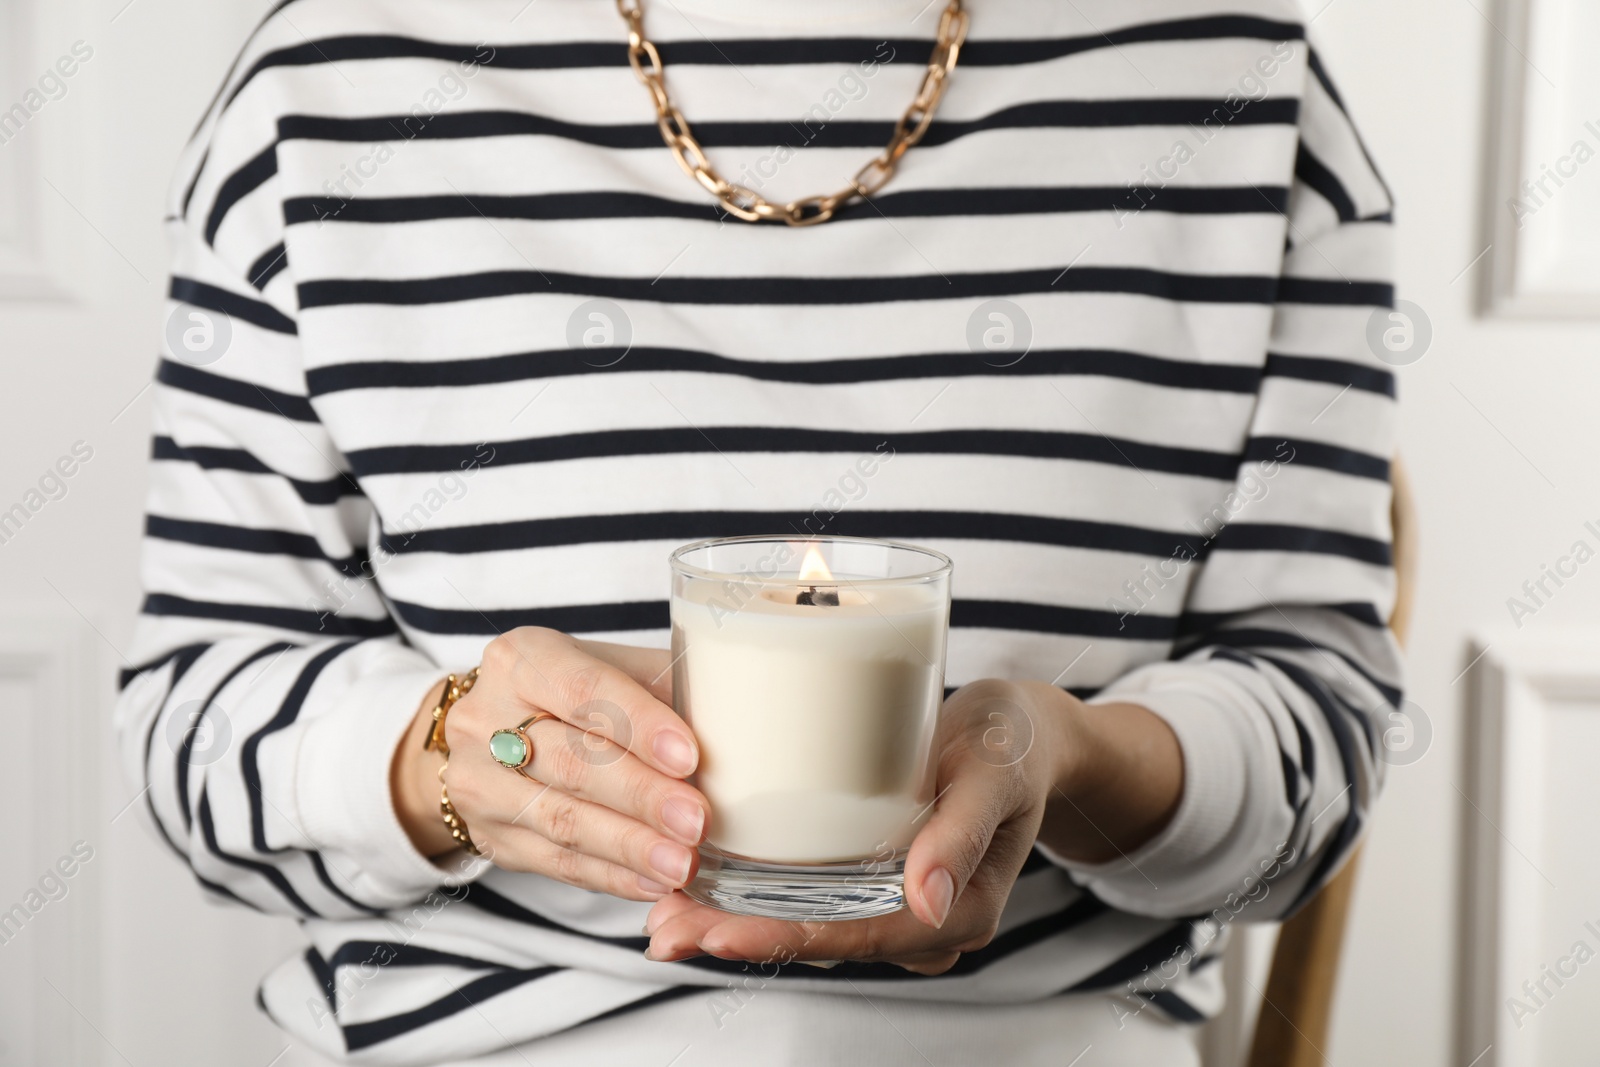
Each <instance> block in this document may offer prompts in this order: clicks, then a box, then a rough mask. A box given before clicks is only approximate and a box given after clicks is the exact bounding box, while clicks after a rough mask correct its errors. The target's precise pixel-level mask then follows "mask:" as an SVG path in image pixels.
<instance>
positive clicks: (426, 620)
mask: <svg viewBox="0 0 1600 1067" xmlns="http://www.w3.org/2000/svg"><path fill="white" fill-rule="evenodd" d="M390 605H391V607H392V608H393V610H394V613H395V614H396V615H397V616H398V617H399V618H400V620H401V621H402V622H404V623H405V624H406V625H408V626H410V627H412V628H414V629H417V630H420V631H423V632H424V633H431V634H453V635H474V636H476V635H494V634H502V633H505V632H507V631H509V630H514V629H517V628H518V627H521V626H547V627H549V628H551V629H553V630H561V631H563V632H566V633H612V632H619V631H626V630H665V629H666V628H667V627H668V625H669V624H670V621H669V618H668V612H667V602H666V601H665V600H635V601H622V602H618V603H610V604H559V605H553V606H550V607H540V608H535V607H518V608H488V609H478V608H436V607H431V606H429V605H425V604H415V603H412V602H410V601H405V600H395V599H393V598H391V599H390ZM950 625H951V626H952V627H954V628H979V629H995V630H1021V631H1026V632H1030V633H1050V634H1069V635H1075V636H1077V635H1082V636H1091V637H1107V638H1111V637H1115V638H1122V639H1124V640H1129V641H1164V640H1170V639H1171V638H1172V637H1173V636H1174V635H1176V634H1177V633H1178V619H1177V618H1176V617H1174V616H1171V615H1156V614H1152V613H1145V614H1139V615H1134V614H1131V613H1128V612H1116V611H1101V610H1097V609H1094V608H1076V607H1067V606H1064V605H1059V604H1031V603H1026V602H1022V601H1013V600H956V601H954V602H953V603H952V604H951V607H950Z"/></svg>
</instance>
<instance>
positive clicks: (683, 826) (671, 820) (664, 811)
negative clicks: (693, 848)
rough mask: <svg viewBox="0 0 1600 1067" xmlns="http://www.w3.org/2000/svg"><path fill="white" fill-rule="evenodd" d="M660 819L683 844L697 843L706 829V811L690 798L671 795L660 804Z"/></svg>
mask: <svg viewBox="0 0 1600 1067" xmlns="http://www.w3.org/2000/svg"><path fill="white" fill-rule="evenodd" d="M661 821H662V822H664V823H666V824H667V829H669V830H671V831H672V832H673V833H675V834H677V835H678V837H679V838H681V839H682V840H683V842H684V843H685V844H688V845H698V844H699V843H700V835H701V834H703V833H705V829H706V812H705V809H704V808H702V807H701V806H700V805H699V804H696V803H695V802H694V801H692V800H681V799H679V798H677V797H671V798H669V799H668V800H667V802H666V803H665V804H663V805H662V806H661Z"/></svg>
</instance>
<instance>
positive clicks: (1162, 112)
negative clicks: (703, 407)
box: [207, 97, 1300, 236]
mask: <svg viewBox="0 0 1600 1067" xmlns="http://www.w3.org/2000/svg"><path fill="white" fill-rule="evenodd" d="M1299 111H1300V101H1299V100H1298V99H1294V98H1281V99H1280V98H1269V99H1265V100H1259V101H1255V102H1253V103H1251V104H1250V106H1249V107H1246V108H1243V109H1242V110H1240V111H1237V112H1235V111H1232V110H1230V109H1229V107H1228V105H1227V103H1226V102H1225V101H1224V100H1220V99H1218V100H1206V99H1199V98H1168V99H1159V98H1152V97H1132V98H1128V99H1123V100H1035V101H1029V102H1028V103H1023V104H1013V105H1011V106H1009V107H1003V108H1000V109H999V110H997V111H992V112H990V113H989V114H987V115H984V116H983V117H982V118H977V119H967V120H956V119H938V120H936V121H935V122H934V123H933V124H932V125H931V126H929V127H928V132H927V133H926V134H925V135H924V136H923V139H922V144H923V145H924V146H929V147H932V146H937V145H944V144H950V143H952V142H954V141H957V140H959V139H961V138H962V137H967V136H971V135H973V134H978V133H984V132H988V131H992V130H1037V129H1109V128H1113V127H1124V126H1174V127H1178V126H1181V127H1189V126H1203V125H1205V124H1206V123H1207V122H1212V123H1220V124H1222V125H1225V126H1293V125H1295V123H1296V121H1297V119H1298V117H1299ZM694 132H695V137H696V139H698V140H699V141H700V143H701V145H702V146H704V147H706V148H772V147H773V146H774V145H779V146H788V147H789V148H792V149H799V148H802V147H806V148H872V149H879V148H882V147H883V145H884V144H885V143H887V142H888V140H889V137H890V136H891V134H892V133H893V132H894V123H893V122H891V121H879V120H854V119H848V120H847V119H835V120H833V121H830V122H828V123H825V124H818V125H816V126H814V127H805V128H802V125H801V123H799V122H782V121H760V120H747V121H728V122H696V123H695V124H694ZM541 136H542V137H559V138H562V139H564V140H569V141H574V142H577V143H579V144H589V145H594V146H596V147H598V148H617V149H656V150H659V151H661V152H666V151H667V149H666V146H665V145H664V144H663V143H662V140H661V131H660V130H659V129H657V128H656V125H655V123H653V122H651V123H616V124H607V125H596V124H592V123H580V122H567V121H566V120H564V119H557V118H551V117H549V116H547V115H538V114H533V113H531V112H526V111H441V112H439V113H438V114H433V115H427V116H417V117H413V116H411V115H405V114H395V115H374V116H370V117H361V118H343V117H334V116H330V115H306V114H291V115H283V116H280V117H279V119H278V140H279V143H282V142H284V141H339V142H343V143H349V144H361V143H379V142H391V141H396V140H400V141H411V140H419V139H420V140H472V139H477V138H486V137H541ZM271 151H272V150H271V149H270V148H269V149H268V152H267V153H265V154H264V155H267V156H270V153H271ZM268 162H270V164H271V168H272V169H271V171H267V170H266V167H265V165H264V164H263V161H262V157H257V159H256V160H252V161H251V162H250V163H249V164H246V166H245V167H244V168H243V169H241V171H240V172H239V173H238V174H235V175H234V176H232V177H230V178H229V179H228V181H227V182H226V183H224V188H225V189H226V188H227V187H228V186H230V185H235V186H236V188H237V189H242V190H244V192H248V191H249V189H251V188H254V187H255V185H259V184H260V183H261V182H264V181H266V180H267V179H268V178H270V177H271V176H272V173H273V172H275V171H276V169H277V164H276V162H275V161H272V160H270V159H268ZM242 195H243V193H238V195H235V196H234V197H233V201H237V199H238V198H239V196H242ZM233 201H229V202H228V205H226V206H231V203H232V202H233ZM223 206H225V205H224V202H223V200H222V198H221V197H220V196H219V200H218V207H219V208H221V207H223ZM212 217H213V222H215V223H218V224H220V217H219V216H218V215H217V213H216V210H215V209H214V210H213V215H212ZM207 229H208V236H209V233H210V227H209V226H208V227H207Z"/></svg>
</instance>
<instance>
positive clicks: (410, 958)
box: [327, 941, 508, 971]
mask: <svg viewBox="0 0 1600 1067" xmlns="http://www.w3.org/2000/svg"><path fill="white" fill-rule="evenodd" d="M327 963H328V966H329V967H331V968H332V969H333V970H334V971H338V969H339V968H340V967H359V966H361V965H362V964H368V963H375V964H376V965H377V966H380V967H439V966H443V967H461V968H464V969H466V970H471V971H502V970H507V969H508V968H507V967H505V966H504V965H503V964H499V963H490V962H489V961H488V960H480V959H474V958H473V957H471V956H463V955H461V954H460V953H456V952H441V951H439V950H438V949H434V948H424V947H422V946H420V945H412V944H406V943H404V942H399V941H346V942H344V943H343V944H341V945H340V946H339V947H338V948H337V949H335V950H334V953H333V955H332V956H331V957H329V959H328V961H327Z"/></svg>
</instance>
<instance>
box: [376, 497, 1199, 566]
mask: <svg viewBox="0 0 1600 1067" xmlns="http://www.w3.org/2000/svg"><path fill="white" fill-rule="evenodd" d="M824 530H825V531H826V532H827V533H829V534H835V535H844V536H851V537H882V538H888V539H890V540H896V541H928V540H972V541H1017V542H1025V543H1033V544H1043V545H1056V546H1059V547H1064V548H1088V549H1096V550H1101V551H1106V552H1126V553H1129V554H1132V555H1141V556H1157V557H1161V558H1165V557H1168V556H1171V555H1172V554H1173V553H1174V551H1175V549H1176V547H1177V545H1178V543H1179V542H1180V541H1182V540H1185V539H1187V538H1188V537H1189V535H1188V534H1187V533H1166V532H1164V531H1161V530H1150V529H1144V528H1141V527H1138V526H1123V525H1120V524H1117V523H1108V522H1091V521H1088V520H1084V519H1057V518H1048V517H1045V516H1040V515H1016V514H1003V513H995V512H967V511H858V510H854V509H852V510H849V511H842V512H839V513H838V514H830V513H828V512H825V511H824V512H821V513H820V516H819V514H818V513H815V512H812V513H807V512H781V511H660V512H633V513H626V514H621V515H577V516H572V517H570V518H553V519H522V520H518V521H514V522H501V523H492V524H485V525H482V526H446V527H440V528H435V529H430V530H418V531H416V532H414V533H408V532H404V531H397V532H391V533H386V534H384V535H383V538H382V540H381V542H380V544H381V545H382V546H383V548H384V549H385V551H388V552H391V553H395V554H399V553H406V552H448V553H456V554H467V553H474V552H505V551H510V550H515V549H528V548H551V547H555V546H558V545H584V544H600V543H606V544H611V543H617V542H623V541H674V542H677V543H680V544H681V543H687V542H690V541H699V540H703V539H706V538H711V537H720V536H727V537H738V536H750V535H757V534H770V533H773V532H774V531H778V532H780V533H781V532H788V531H794V532H796V533H800V534H807V535H817V534H820V533H822V532H824ZM1204 551H1205V549H1204V546H1202V549H1201V551H1200V552H1199V553H1197V554H1200V555H1203V554H1204Z"/></svg>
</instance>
